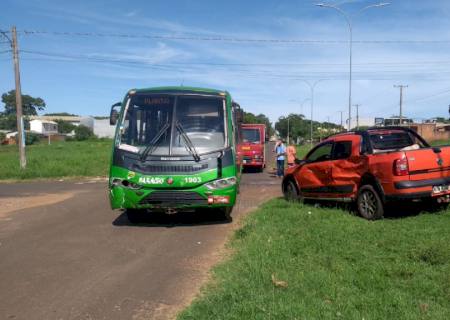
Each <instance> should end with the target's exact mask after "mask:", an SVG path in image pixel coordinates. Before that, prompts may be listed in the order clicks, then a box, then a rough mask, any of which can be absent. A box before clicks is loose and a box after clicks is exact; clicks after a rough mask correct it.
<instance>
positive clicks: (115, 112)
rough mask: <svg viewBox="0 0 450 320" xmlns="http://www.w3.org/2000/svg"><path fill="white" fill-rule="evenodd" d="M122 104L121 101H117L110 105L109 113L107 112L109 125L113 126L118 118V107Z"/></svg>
mask: <svg viewBox="0 0 450 320" xmlns="http://www.w3.org/2000/svg"><path fill="white" fill-rule="evenodd" d="M121 106H122V103H120V102H117V103H115V104H113V105H112V107H111V113H110V114H109V124H110V125H111V126H115V125H116V123H117V120H118V119H119V114H120V107H121Z"/></svg>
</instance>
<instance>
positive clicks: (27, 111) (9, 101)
mask: <svg viewBox="0 0 450 320" xmlns="http://www.w3.org/2000/svg"><path fill="white" fill-rule="evenodd" d="M2 102H3V104H4V106H3V107H4V109H5V110H4V112H3V113H4V115H6V116H8V115H13V114H16V90H11V91H9V92H7V93H4V94H2ZM45 106H46V105H45V101H44V100H42V99H41V98H34V97H31V96H29V95H22V109H23V115H25V116H35V115H37V112H38V111H42V110H44V109H45Z"/></svg>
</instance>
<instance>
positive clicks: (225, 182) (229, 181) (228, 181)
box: [205, 177, 237, 190]
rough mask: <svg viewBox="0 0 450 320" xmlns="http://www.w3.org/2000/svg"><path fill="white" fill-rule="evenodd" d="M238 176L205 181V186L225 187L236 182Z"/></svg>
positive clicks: (212, 187)
mask: <svg viewBox="0 0 450 320" xmlns="http://www.w3.org/2000/svg"><path fill="white" fill-rule="evenodd" d="M236 181H237V179H236V177H230V178H224V179H219V180H214V181H211V182H208V183H205V187H206V188H208V189H209V190H217V189H223V188H227V187H230V186H234V185H235V184H236Z"/></svg>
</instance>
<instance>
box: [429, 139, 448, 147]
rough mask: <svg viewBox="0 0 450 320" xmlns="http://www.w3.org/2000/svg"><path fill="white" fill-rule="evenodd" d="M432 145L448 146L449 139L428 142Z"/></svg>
mask: <svg viewBox="0 0 450 320" xmlns="http://www.w3.org/2000/svg"><path fill="white" fill-rule="evenodd" d="M430 144H431V145H432V146H448V145H450V141H449V140H436V141H433V142H431V143H430Z"/></svg>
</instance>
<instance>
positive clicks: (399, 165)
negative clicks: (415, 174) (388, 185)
mask: <svg viewBox="0 0 450 320" xmlns="http://www.w3.org/2000/svg"><path fill="white" fill-rule="evenodd" d="M394 174H395V175H396V176H407V175H409V165H408V159H407V158H406V157H405V158H402V159H397V160H395V161H394Z"/></svg>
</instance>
